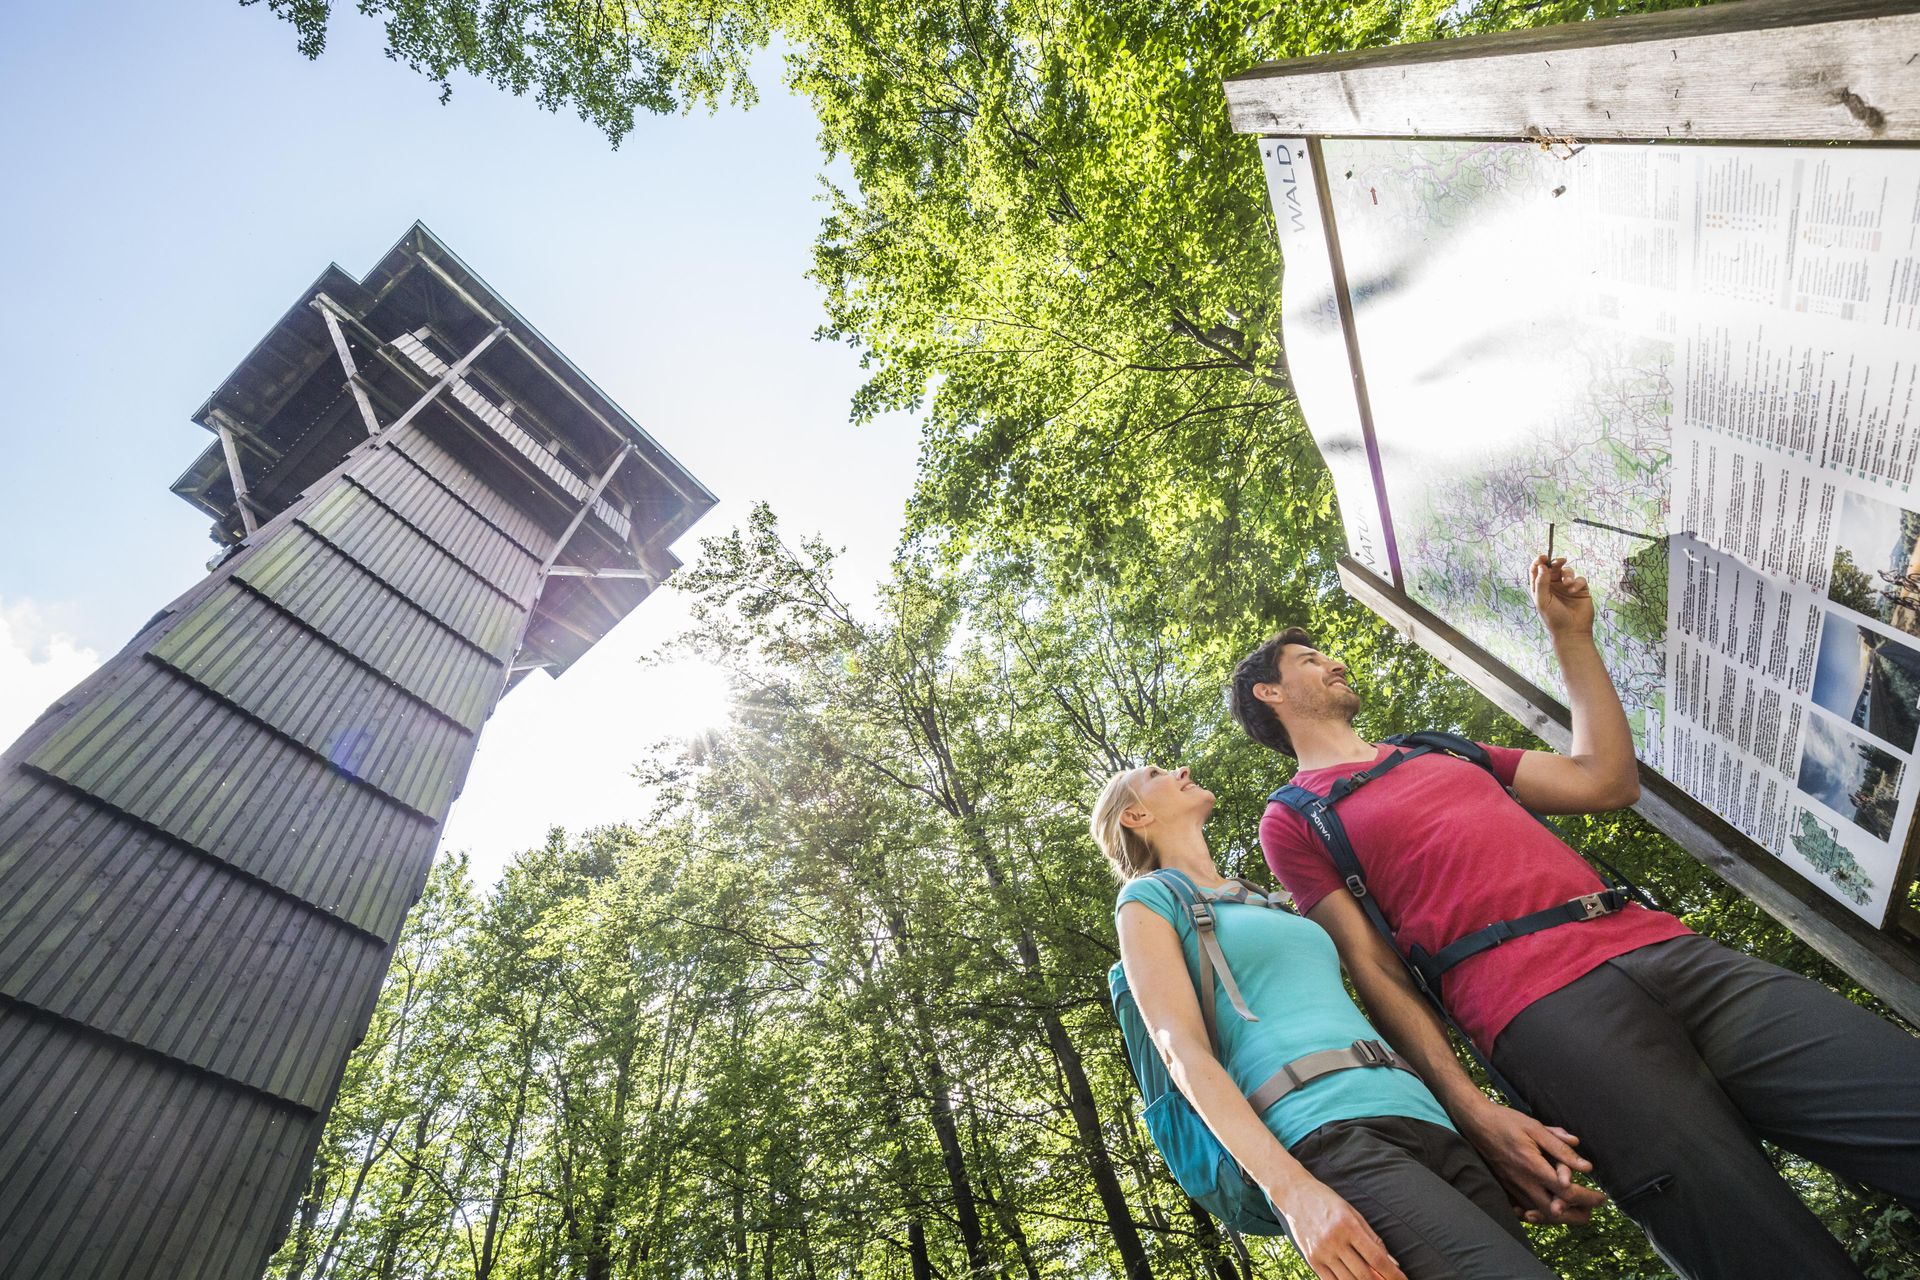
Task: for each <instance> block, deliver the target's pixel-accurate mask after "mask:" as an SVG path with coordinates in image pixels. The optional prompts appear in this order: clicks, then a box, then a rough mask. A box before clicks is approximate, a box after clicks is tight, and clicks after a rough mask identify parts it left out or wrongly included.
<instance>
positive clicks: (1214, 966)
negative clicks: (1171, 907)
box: [1148, 867, 1260, 1061]
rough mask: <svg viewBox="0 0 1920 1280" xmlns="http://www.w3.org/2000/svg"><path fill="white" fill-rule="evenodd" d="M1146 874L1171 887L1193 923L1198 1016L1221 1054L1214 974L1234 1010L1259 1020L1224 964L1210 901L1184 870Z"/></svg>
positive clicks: (1208, 1039)
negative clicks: (1197, 972)
mask: <svg viewBox="0 0 1920 1280" xmlns="http://www.w3.org/2000/svg"><path fill="white" fill-rule="evenodd" d="M1148 874H1150V875H1151V876H1152V877H1153V878H1154V879H1155V880H1158V881H1159V882H1160V883H1161V884H1164V885H1166V886H1167V887H1169V888H1170V889H1172V890H1173V892H1174V896H1175V897H1177V898H1178V899H1179V900H1180V901H1181V903H1182V904H1183V905H1184V906H1185V907H1186V909H1187V919H1188V920H1190V921H1191V922H1192V923H1193V928H1194V933H1195V935H1196V936H1195V940H1194V941H1195V948H1194V949H1195V950H1196V951H1197V952H1198V953H1199V956H1200V972H1199V974H1198V975H1195V976H1194V994H1195V995H1196V996H1198V997H1199V999H1200V1017H1201V1019H1202V1020H1203V1021H1205V1023H1206V1024H1207V1041H1208V1043H1209V1044H1211V1045H1212V1046H1213V1056H1214V1057H1216V1058H1221V1041H1220V1026H1219V1022H1218V1017H1217V1015H1216V1014H1215V1013H1214V1009H1213V982H1214V978H1215V976H1216V975H1217V976H1218V977H1219V979H1220V985H1221V986H1222V987H1223V988H1225V989H1226V993H1227V999H1228V1000H1229V1001H1231V1002H1232V1004H1233V1011H1234V1012H1235V1013H1237V1014H1239V1015H1240V1016H1241V1017H1242V1018H1243V1019H1245V1020H1246V1021H1248V1022H1258V1021H1260V1019H1259V1018H1258V1017H1256V1016H1255V1015H1254V1012H1253V1010H1251V1009H1249V1008H1247V1002H1246V999H1245V997H1243V996H1242V995H1241V994H1240V987H1239V984H1237V983H1236V982H1234V980H1233V970H1232V969H1230V968H1228V966H1227V954H1226V952H1224V951H1222V950H1221V949H1220V938H1219V936H1218V935H1217V934H1216V933H1215V931H1214V924H1215V920H1214V906H1213V904H1212V903H1211V902H1209V901H1208V900H1207V897H1206V895H1205V894H1203V893H1201V892H1200V889H1199V886H1197V885H1195V884H1194V883H1193V881H1192V880H1191V879H1189V878H1188V877H1187V876H1186V875H1185V874H1184V873H1183V872H1179V871H1175V870H1173V869H1172V868H1171V867H1162V868H1159V869H1158V870H1155V871H1152V872H1149V873H1148ZM1221 1060H1222V1061H1224V1060H1225V1059H1224V1058H1222V1059H1221Z"/></svg>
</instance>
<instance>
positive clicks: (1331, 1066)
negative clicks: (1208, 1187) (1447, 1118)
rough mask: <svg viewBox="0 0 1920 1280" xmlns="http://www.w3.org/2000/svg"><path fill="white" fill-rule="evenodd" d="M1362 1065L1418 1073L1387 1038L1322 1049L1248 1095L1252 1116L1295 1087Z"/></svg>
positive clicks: (1286, 1068)
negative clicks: (1341, 1047)
mask: <svg viewBox="0 0 1920 1280" xmlns="http://www.w3.org/2000/svg"><path fill="white" fill-rule="evenodd" d="M1362 1067H1388V1068H1391V1069H1394V1070H1397V1071H1404V1072H1406V1073H1407V1074H1408V1075H1411V1076H1413V1077H1415V1078H1416V1079H1417V1078H1418V1077H1419V1074H1420V1073H1419V1072H1417V1071H1415V1070H1414V1069H1413V1067H1412V1066H1411V1065H1410V1064H1409V1063H1408V1062H1407V1060H1406V1059H1405V1058H1403V1057H1401V1056H1400V1055H1399V1054H1397V1053H1395V1052H1394V1051H1393V1047H1392V1046H1391V1045H1389V1044H1387V1042H1386V1041H1384V1040H1355V1041H1354V1042H1353V1043H1352V1044H1351V1045H1348V1046H1347V1047H1346V1048H1344V1049H1322V1050H1320V1051H1319V1052H1318V1053H1309V1054H1306V1055H1305V1056H1303V1057H1299V1058H1295V1059H1294V1060H1293V1061H1292V1062H1289V1063H1288V1064H1287V1065H1286V1066H1284V1067H1282V1068H1280V1069H1279V1070H1278V1071H1276V1072H1274V1073H1273V1074H1272V1075H1271V1076H1269V1077H1267V1079H1266V1082H1265V1083H1263V1084H1262V1085H1261V1086H1260V1087H1259V1088H1257V1089H1255V1090H1254V1091H1253V1092H1252V1093H1250V1094H1248V1095H1247V1102H1248V1103H1249V1104H1251V1105H1252V1107H1253V1112H1254V1114H1255V1115H1263V1114H1265V1113H1266V1110H1267V1108H1268V1107H1271V1106H1272V1105H1273V1104H1274V1103H1276V1102H1278V1101H1280V1099H1282V1098H1284V1097H1286V1096H1287V1095H1288V1094H1290V1093H1292V1092H1293V1091H1294V1090H1295V1089H1300V1088H1304V1087H1305V1086H1307V1085H1310V1084H1312V1083H1313V1082H1314V1081H1315V1080H1318V1079H1320V1078H1321V1077H1323V1076H1330V1075H1332V1074H1334V1073H1335V1072H1336V1071H1352V1070H1355V1069H1358V1068H1362Z"/></svg>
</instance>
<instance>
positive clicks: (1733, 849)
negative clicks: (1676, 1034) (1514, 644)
mask: <svg viewBox="0 0 1920 1280" xmlns="http://www.w3.org/2000/svg"><path fill="white" fill-rule="evenodd" d="M1339 568H1340V581H1341V583H1342V584H1343V585H1344V586H1345V587H1346V589H1347V591H1348V592H1349V593H1350V594H1351V595H1352V596H1353V597H1354V599H1356V600H1358V601H1360V603H1362V604H1364V605H1366V606H1367V607H1368V608H1369V609H1372V610H1373V611H1374V612H1375V613H1377V614H1379V615H1380V616H1381V617H1382V618H1384V619H1386V621H1387V622H1388V623H1389V624H1390V625H1391V626H1392V627H1393V629H1394V630H1396V631H1398V632H1399V633H1400V634H1401V635H1402V636H1405V637H1406V638H1407V639H1409V640H1411V641H1413V642H1414V643H1415V644H1417V645H1419V646H1420V647H1421V648H1422V649H1425V650H1426V651H1427V652H1428V653H1430V654H1432V655H1433V656H1434V657H1435V658H1437V659H1438V660H1439V661H1440V663H1441V665H1443V666H1445V667H1446V668H1447V669H1448V670H1449V671H1452V672H1453V673H1454V674H1455V675H1458V676H1459V677H1460V678H1461V679H1463V680H1465V681H1466V682H1467V683H1468V684H1470V685H1472V686H1473V687H1474V688H1475V689H1477V690H1479V691H1480V692H1481V693H1482V694H1484V695H1486V697H1487V699H1488V701H1490V702H1492V703H1493V704H1494V705H1495V706H1497V707H1499V708H1500V709H1501V710H1502V711H1504V712H1506V713H1507V714H1508V715H1510V716H1512V717H1513V718H1514V719H1516V720H1518V721H1519V722H1520V723H1521V724H1523V725H1525V726H1526V727H1527V729H1528V730H1530V731H1531V732H1532V733H1533V734H1535V735H1536V736H1537V737H1539V738H1541V739H1542V740H1543V741H1545V742H1546V743H1547V744H1548V745H1549V746H1551V747H1552V748H1553V749H1554V750H1556V751H1567V750H1569V749H1571V747H1572V745H1573V733H1572V730H1571V728H1570V715H1569V713H1568V711H1567V709H1566V708H1565V707H1563V706H1561V705H1560V703H1559V702H1557V701H1556V700H1554V698H1552V697H1551V696H1550V695H1549V694H1547V693H1546V691H1544V690H1542V689H1540V688H1539V687H1538V686H1536V685H1534V684H1531V683H1529V682H1528V681H1526V680H1524V679H1522V678H1521V677H1520V676H1519V675H1517V674H1516V673H1515V672H1514V671H1513V670H1512V669H1511V668H1509V667H1508V666H1506V664H1504V663H1502V662H1500V661H1499V660H1498V659H1497V658H1495V657H1493V656H1492V655H1491V654H1489V653H1488V652H1487V651H1486V650H1484V649H1482V648H1480V647H1479V646H1478V645H1476V644H1474V643H1473V642H1472V641H1471V640H1468V639H1467V638H1466V637H1465V636H1463V635H1461V634H1460V633H1459V632H1457V631H1455V630H1454V629H1453V628H1452V627H1449V626H1448V625H1447V624H1446V623H1444V622H1442V621H1441V620H1440V619H1439V618H1437V617H1435V616H1434V615H1433V614H1431V613H1429V612H1428V611H1427V610H1425V609H1423V608H1421V607H1420V606H1419V605H1417V604H1415V603H1414V602H1413V601H1411V600H1409V599H1408V598H1407V597H1406V596H1404V595H1402V594H1401V593H1400V592H1398V591H1395V590H1394V589H1393V588H1392V587H1391V586H1389V585H1388V584H1387V583H1386V582H1385V581H1384V580H1383V579H1381V578H1380V577H1378V576H1377V575H1375V574H1374V573H1373V572H1371V571H1370V570H1368V569H1367V568H1366V567H1365V566H1363V565H1361V564H1360V562H1359V561H1357V560H1354V559H1353V558H1352V557H1351V556H1342V557H1341V558H1340V565H1339ZM1633 807H1634V809H1635V810H1636V811H1637V812H1638V813H1639V814H1640V816H1642V817H1643V818H1645V819H1646V820H1647V821H1648V822H1651V823H1652V824H1653V825H1654V826H1656V827H1658V828H1659V829H1660V830H1661V831H1663V832H1665V833H1666V834H1667V835H1669V836H1671V837H1672V838H1673V840H1674V842H1675V843H1676V844H1678V845H1679V846H1680V847H1681V848H1683V849H1685V850H1686V851H1687V852H1688V853H1690V854H1692V855H1693V856H1694V857H1695V858H1696V859H1698V860H1699V861H1700V862H1702V863H1704V864H1705V865H1706V866H1707V867H1709V868H1711V869H1712V870H1713V871H1714V872H1715V873H1716V874H1717V875H1719V877H1720V878H1721V879H1723V880H1725V881H1726V882H1727V883H1728V884H1730V885H1732V886H1733V887H1734V888H1735V889H1737V890H1738V891H1739V892H1741V893H1742V894H1744V895H1746V896H1747V897H1749V898H1751V899H1753V900H1754V901H1755V902H1756V903H1758V904H1759V905H1760V906H1761V908H1762V909H1764V910H1765V911H1766V912H1767V914H1768V915H1770V916H1772V917H1773V918H1774V919H1775V920H1778V921H1779V922H1780V923H1781V924H1783V925H1785V926H1786V927H1787V928H1788V929H1791V930H1792V931H1793V932H1794V934H1795V935H1796V936H1798V937H1800V938H1802V939H1804V940H1805V941H1806V943H1807V945H1809V946H1811V947H1812V948H1813V949H1814V950H1815V951H1818V952H1819V953H1820V954H1821V955H1822V956H1824V957H1826V958H1827V959H1828V960H1830V961H1832V962H1833V963H1834V964H1836V965H1838V966H1839V967H1840V968H1841V969H1843V970H1844V971H1846V972H1847V973H1848V974H1849V975H1851V976H1852V977H1853V979H1854V980H1855V981H1856V982H1858V983H1859V984H1860V985H1861V986H1863V987H1865V988H1866V989H1867V990H1869V991H1871V992H1873V993H1874V994H1875V995H1876V996H1879V997H1880V998H1881V999H1882V1000H1884V1001H1886V1003H1887V1004H1888V1005H1889V1006H1890V1007H1891V1008H1892V1009H1893V1010H1894V1011H1895V1012H1897V1013H1899V1014H1900V1016H1901V1017H1903V1018H1905V1019H1907V1020H1908V1021H1909V1022H1920V957H1916V956H1915V954H1914V952H1913V951H1912V950H1910V949H1908V948H1906V947H1904V946H1902V945H1901V944H1900V943H1899V942H1898V941H1897V940H1896V939H1894V938H1892V937H1890V936H1889V935H1887V934H1885V933H1882V932H1880V931H1879V930H1876V929H1874V928H1873V927H1872V926H1870V925H1868V924H1867V923H1866V922H1864V921H1863V920H1861V919H1860V918H1859V917H1857V916H1855V915H1853V914H1852V913H1851V912H1849V911H1847V910H1846V909H1845V908H1843V907H1841V906H1840V905H1839V904H1838V903H1836V902H1834V901H1832V900H1831V899H1830V898H1828V897H1827V896H1826V895H1825V894H1824V893H1821V892H1820V891H1819V890H1818V889H1815V888H1814V887H1813V886H1811V885H1809V884H1807V882H1806V881H1804V880H1803V879H1801V878H1800V877H1799V876H1798V875H1796V874H1794V873H1793V872H1792V871H1790V870H1788V869H1787V868H1786V867H1785V866H1784V865H1782V864H1781V863H1780V861H1779V859H1777V858H1775V857H1774V856H1773V855H1772V854H1770V853H1768V852H1767V851H1766V850H1764V849H1762V848H1760V846H1758V845H1756V844H1754V843H1753V842H1752V841H1751V840H1749V839H1747V838H1746V837H1745V836H1743V835H1741V834H1740V833H1739V832H1738V831H1736V830H1735V829H1734V828H1733V827H1731V826H1729V825H1728V824H1727V823H1726V822H1725V821H1723V820H1722V819H1721V818H1719V817H1718V816H1717V815H1715V814H1714V813H1712V812H1711V811H1710V810H1708V809H1707V808H1706V807H1705V806H1703V805H1701V804H1700V802H1699V801H1697V800H1695V799H1694V798H1693V797H1691V796H1689V795H1687V794H1686V793H1685V792H1683V791H1681V790H1680V788H1679V787H1677V786H1675V785H1674V784H1673V783H1672V782H1671V781H1670V780H1669V779H1667V778H1666V777H1664V776H1663V775H1661V774H1658V773H1655V772H1654V771H1653V770H1651V769H1649V768H1647V767H1646V766H1645V765H1644V764H1643V765H1641V766H1640V800H1639V803H1637V804H1635V805H1634V806H1633Z"/></svg>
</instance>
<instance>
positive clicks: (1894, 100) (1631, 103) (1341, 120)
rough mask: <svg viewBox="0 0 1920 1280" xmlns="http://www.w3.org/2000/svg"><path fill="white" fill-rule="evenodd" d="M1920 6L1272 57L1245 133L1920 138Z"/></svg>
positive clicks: (1802, 10) (1720, 14)
mask: <svg viewBox="0 0 1920 1280" xmlns="http://www.w3.org/2000/svg"><path fill="white" fill-rule="evenodd" d="M1915 55H1920V0H1839V2H1838V3H1830V4H1807V3H1805V0H1739V2H1737V3H1723V4H1714V5H1709V6H1707V7H1705V8H1700V9H1678V10H1670V11H1668V12H1665V13H1653V14H1643V15H1639V16H1635V17H1630V18H1614V19H1611V20H1608V21H1605V22H1591V23H1570V24H1567V25H1565V26H1557V27H1541V28H1530V29H1526V30H1521V31H1503V32H1499V33H1496V34H1493V35H1485V36H1466V37H1463V38H1461V39H1458V40H1436V41H1428V42H1426V43H1422V44H1407V45H1394V46H1391V47H1388V48H1380V49H1360V50H1355V51H1354V52H1351V53H1335V54H1324V55H1321V56H1319V57H1314V58H1293V59H1289V60H1287V61H1284V62H1269V63H1264V64H1262V65H1261V66H1258V67H1255V68H1253V69H1252V70H1251V71H1246V72H1242V73H1241V74H1239V75H1237V76H1233V77H1231V78H1229V79H1228V80H1227V81H1226V92H1227V110H1228V113H1229V115H1230V116H1231V117H1232V120H1233V127H1234V130H1235V131H1236V132H1239V133H1262V134H1268V135H1272V136H1288V137H1295V136H1306V137H1323V138H1336V137H1406V138H1514V139H1534V140H1546V139H1560V138H1571V139H1578V140H1580V141H1583V142H1584V141H1590V140H1593V141H1597V140H1602V139H1612V140H1617V141H1635V142H1656V141H1685V140H1688V139H1698V140H1714V141H1723V142H1724V141H1738V142H1911V141H1914V140H1916V139H1920V56H1915Z"/></svg>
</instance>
